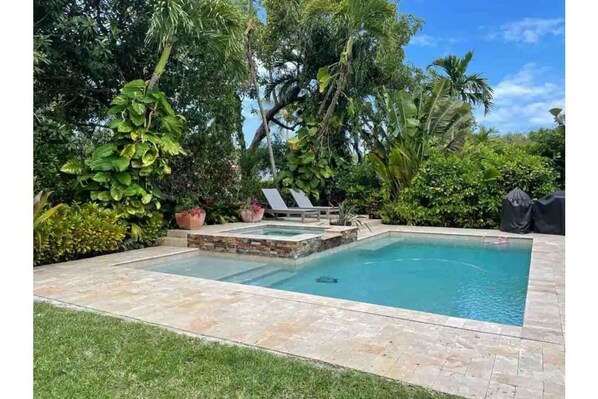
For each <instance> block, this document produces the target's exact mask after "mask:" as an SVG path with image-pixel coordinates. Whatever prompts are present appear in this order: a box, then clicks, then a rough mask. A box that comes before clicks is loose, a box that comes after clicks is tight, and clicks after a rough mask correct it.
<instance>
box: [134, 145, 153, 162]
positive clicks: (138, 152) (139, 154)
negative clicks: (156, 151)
mask: <svg viewBox="0 0 598 399" xmlns="http://www.w3.org/2000/svg"><path fill="white" fill-rule="evenodd" d="M149 149H150V145H149V144H148V143H137V144H136V147H135V155H134V156H133V158H135V159H141V158H143V156H144V155H145V153H146V152H147V151H148V150H149Z"/></svg>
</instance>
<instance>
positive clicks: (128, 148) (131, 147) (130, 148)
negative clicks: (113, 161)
mask: <svg viewBox="0 0 598 399" xmlns="http://www.w3.org/2000/svg"><path fill="white" fill-rule="evenodd" d="M135 149H136V146H135V143H132V144H127V145H125V147H124V148H123V149H122V151H121V152H120V156H121V157H127V158H133V156H134V155H135Z"/></svg>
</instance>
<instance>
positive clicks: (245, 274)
mask: <svg viewBox="0 0 598 399" xmlns="http://www.w3.org/2000/svg"><path fill="white" fill-rule="evenodd" d="M278 270H279V269H278V268H277V267H273V266H268V265H264V266H258V267H254V268H252V269H249V270H243V271H242V272H239V273H235V274H231V275H229V276H226V277H224V278H221V279H220V280H221V281H227V282H229V283H240V284H245V283H247V282H249V281H251V280H254V279H258V278H261V277H263V276H266V275H268V274H270V273H273V272H276V271H278Z"/></svg>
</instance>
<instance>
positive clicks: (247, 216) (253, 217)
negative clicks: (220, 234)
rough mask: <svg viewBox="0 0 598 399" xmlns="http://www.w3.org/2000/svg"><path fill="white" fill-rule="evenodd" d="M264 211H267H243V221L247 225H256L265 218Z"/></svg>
mask: <svg viewBox="0 0 598 399" xmlns="http://www.w3.org/2000/svg"><path fill="white" fill-rule="evenodd" d="M264 211H265V209H264V208H262V209H260V210H258V211H255V212H254V211H252V210H251V209H241V212H240V214H241V219H242V220H243V221H244V222H245V223H256V222H259V221H261V220H262V218H263V217H264Z"/></svg>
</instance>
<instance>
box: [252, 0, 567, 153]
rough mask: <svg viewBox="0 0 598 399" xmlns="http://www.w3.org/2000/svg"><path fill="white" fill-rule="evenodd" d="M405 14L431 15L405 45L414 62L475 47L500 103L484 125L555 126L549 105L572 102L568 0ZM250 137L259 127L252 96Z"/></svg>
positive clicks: (418, 6) (477, 64)
mask: <svg viewBox="0 0 598 399" xmlns="http://www.w3.org/2000/svg"><path fill="white" fill-rule="evenodd" d="M399 12H402V13H411V14H413V15H415V16H417V17H419V18H422V19H423V20H424V26H423V28H422V30H421V31H419V32H418V33H417V34H416V35H415V36H414V37H413V38H412V40H411V43H410V44H409V45H408V46H407V47H406V48H405V52H406V62H408V63H412V64H414V65H416V66H418V67H421V68H425V67H426V66H427V65H429V63H430V62H431V61H432V60H433V59H435V58H438V57H442V56H444V55H448V54H456V55H459V56H463V55H464V54H465V52H467V51H468V50H474V57H473V60H472V62H471V64H470V66H469V71H470V72H479V73H482V74H483V75H484V76H486V77H487V78H488V80H489V82H490V84H491V86H492V87H493V88H494V90H495V96H494V99H495V107H494V109H493V110H492V111H491V112H490V113H489V114H488V115H487V116H485V117H484V115H483V112H481V111H480V110H476V112H475V115H476V119H477V120H478V122H479V123H481V124H483V125H485V126H487V127H495V128H497V129H498V130H499V131H500V132H501V133H512V132H527V131H529V130H531V129H534V128H538V127H550V126H552V125H553V119H552V116H551V115H550V114H549V113H548V110H549V109H550V108H553V107H557V106H558V107H561V108H565V21H564V19H565V3H564V0H541V1H540V0H517V1H515V0H502V1H484V0H482V1H473V0H403V1H400V2H399ZM245 105H246V106H245V107H244V115H245V117H246V121H245V126H244V131H245V136H246V140H247V142H248V143H249V142H250V141H251V139H252V138H253V133H254V132H255V129H256V128H257V126H258V125H259V117H258V116H257V115H256V114H252V113H251V112H250V111H251V108H253V107H255V105H253V104H252V102H249V101H247V102H245Z"/></svg>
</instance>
